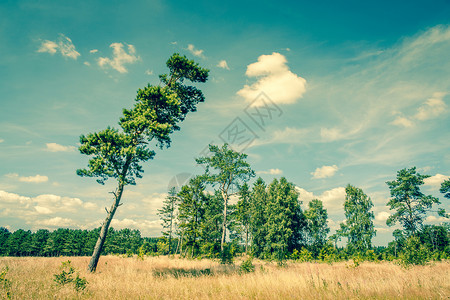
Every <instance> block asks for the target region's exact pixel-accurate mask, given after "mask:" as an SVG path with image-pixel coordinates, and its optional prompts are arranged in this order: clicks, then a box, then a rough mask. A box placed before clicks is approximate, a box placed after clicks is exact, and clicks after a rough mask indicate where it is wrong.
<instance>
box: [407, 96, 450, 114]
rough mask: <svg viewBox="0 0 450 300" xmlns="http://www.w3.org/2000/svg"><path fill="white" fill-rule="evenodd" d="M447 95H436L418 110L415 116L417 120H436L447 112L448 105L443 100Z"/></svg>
mask: <svg viewBox="0 0 450 300" xmlns="http://www.w3.org/2000/svg"><path fill="white" fill-rule="evenodd" d="M445 95H446V93H434V94H433V97H432V98H429V99H428V100H427V101H425V103H424V104H423V105H422V106H421V107H419V108H418V109H417V114H416V115H415V116H414V117H415V118H416V119H417V120H420V121H424V120H428V119H431V118H435V117H437V116H439V115H440V114H442V113H444V112H445V111H446V108H447V105H446V104H445V102H444V101H443V100H442V99H443V98H444V96H445Z"/></svg>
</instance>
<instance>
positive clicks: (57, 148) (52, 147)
mask: <svg viewBox="0 0 450 300" xmlns="http://www.w3.org/2000/svg"><path fill="white" fill-rule="evenodd" d="M46 146H47V148H46V150H47V151H50V152H70V151H74V150H75V149H76V148H75V147H74V146H63V145H59V144H56V143H47V144H46Z"/></svg>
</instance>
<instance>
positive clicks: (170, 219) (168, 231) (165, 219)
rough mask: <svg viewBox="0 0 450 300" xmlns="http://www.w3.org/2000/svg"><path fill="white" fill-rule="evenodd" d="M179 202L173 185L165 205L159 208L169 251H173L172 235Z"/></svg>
mask: <svg viewBox="0 0 450 300" xmlns="http://www.w3.org/2000/svg"><path fill="white" fill-rule="evenodd" d="M177 203H178V197H177V196H176V192H175V187H173V188H172V189H171V190H170V191H169V194H168V195H167V197H166V199H164V202H163V207H162V208H161V209H159V210H158V215H159V217H160V219H161V221H162V226H163V228H164V230H163V231H162V234H163V236H165V237H167V239H168V241H167V243H168V245H169V247H168V249H167V252H168V253H169V254H170V253H172V249H171V244H172V235H173V232H174V226H176V224H175V219H176V215H175V213H176V207H177Z"/></svg>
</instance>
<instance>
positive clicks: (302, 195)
mask: <svg viewBox="0 0 450 300" xmlns="http://www.w3.org/2000/svg"><path fill="white" fill-rule="evenodd" d="M295 190H296V191H297V192H298V193H299V199H300V200H301V201H303V203H308V202H309V201H311V200H313V199H316V198H317V197H315V196H314V194H313V193H312V192H308V191H307V190H305V189H304V188H301V187H298V186H296V187H295Z"/></svg>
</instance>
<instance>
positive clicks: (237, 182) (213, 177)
mask: <svg viewBox="0 0 450 300" xmlns="http://www.w3.org/2000/svg"><path fill="white" fill-rule="evenodd" d="M209 151H210V152H211V155H210V156H205V157H199V158H197V159H196V162H197V164H200V165H204V166H205V167H206V170H205V174H204V175H203V176H202V178H204V180H205V182H207V183H210V184H211V185H212V186H213V187H214V186H218V191H220V194H221V195H222V199H223V215H222V237H221V241H220V245H221V250H222V251H223V250H224V244H225V240H226V231H227V227H228V226H229V220H227V217H228V200H229V197H230V196H231V195H234V194H235V192H237V191H239V190H240V189H241V187H242V185H243V184H245V183H246V182H247V181H248V180H250V178H252V177H254V176H255V172H254V171H253V170H252V169H251V167H250V165H249V164H248V163H247V162H246V161H245V159H246V158H247V154H244V153H239V152H237V151H234V150H233V149H231V148H229V146H228V144H226V143H225V144H223V145H222V147H219V146H216V145H209Z"/></svg>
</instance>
